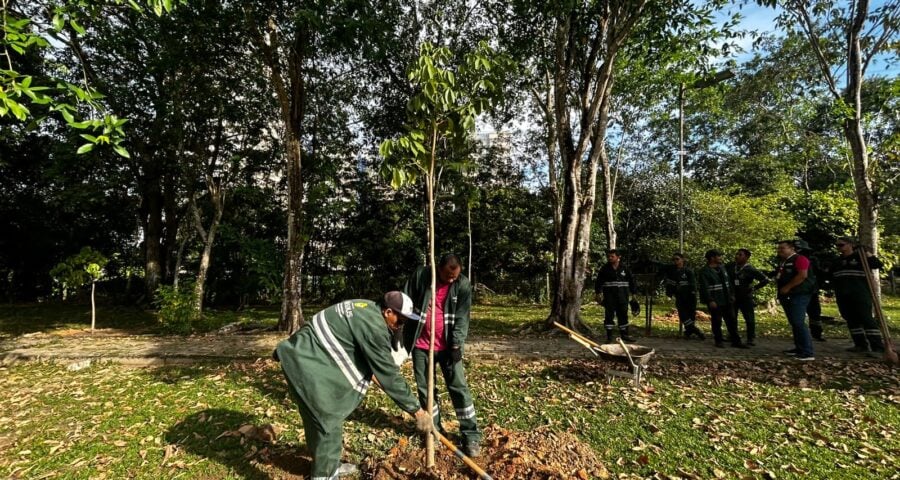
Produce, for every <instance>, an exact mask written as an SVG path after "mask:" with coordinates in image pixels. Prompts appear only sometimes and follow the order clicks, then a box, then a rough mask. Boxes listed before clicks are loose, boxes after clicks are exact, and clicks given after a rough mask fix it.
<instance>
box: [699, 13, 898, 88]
mask: <svg viewBox="0 0 900 480" xmlns="http://www.w3.org/2000/svg"><path fill="white" fill-rule="evenodd" d="M888 1H889V0H873V1H872V2H871V4H870V7H869V11H873V10H875V9H876V8H879V7H881V6H883V5H885V3H887V2H888ZM741 3H742V2H740V0H736V1H735V0H733V1H732V4H733V5H732V6H731V7H728V8H725V9H724V10H723V11H721V12H719V14H718V16H717V20H718V23H719V24H720V25H721V24H723V23H724V22H725V20H727V19H728V18H729V17H730V12H739V13H740V14H741V16H742V17H743V19H742V20H741V22H740V24H739V25H738V27H737V28H738V29H739V30H755V31H758V32H760V33H777V32H778V30H779V29H778V27H777V26H776V25H775V17H776V16H777V15H778V14H779V13H780V12H781V10H780V9H778V10H776V9H773V8H768V7H761V6H759V5H757V4H756V2H752V1H751V2H747V4H745V5H743V7H741V5H740V4H741ZM894 3H895V4H896V2H894ZM869 25H870V24H868V23H867V25H866V27H868V26H869ZM895 36H897V35H896V34H895ZM753 40H754V39H753V37H752V36H750V35H748V36H747V37H746V38H744V39H740V40H739V41H738V42H739V44H740V46H741V47H742V48H743V50H744V53H742V54H739V55H737V56H736V57H735V59H736V60H737V62H738V64H742V63H744V62H746V61H747V60H749V59H750V58H752V57H753V50H752V44H753ZM898 75H900V62H897V61H895V62H891V61H890V59H889V58H888V57H887V56H886V55H884V54H882V55H876V56H875V58H874V59H872V62H871V63H870V64H869V67H868V70H866V76H867V77H871V76H884V77H897V76H898Z"/></svg>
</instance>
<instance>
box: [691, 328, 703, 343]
mask: <svg viewBox="0 0 900 480" xmlns="http://www.w3.org/2000/svg"><path fill="white" fill-rule="evenodd" d="M690 329H691V334H693V335H695V336H696V337H697V338H698V339H699V340H706V335H703V332H701V331H700V329H699V328H697V326H696V325H691V326H690Z"/></svg>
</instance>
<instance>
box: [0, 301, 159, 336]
mask: <svg viewBox="0 0 900 480" xmlns="http://www.w3.org/2000/svg"><path fill="white" fill-rule="evenodd" d="M90 327H91V306H90V304H83V305H82V304H75V303H27V304H14V305H0V334H5V335H10V336H19V335H25V334H28V333H35V332H46V331H50V330H60V329H67V328H73V329H84V330H85V332H86V333H87V332H88V331H89V330H90ZM96 328H97V329H117V330H123V331H125V333H129V334H140V333H152V332H155V331H156V329H157V321H156V316H155V315H154V314H153V313H152V312H149V311H145V310H141V309H139V308H136V307H126V306H119V305H100V306H98V307H97V325H96Z"/></svg>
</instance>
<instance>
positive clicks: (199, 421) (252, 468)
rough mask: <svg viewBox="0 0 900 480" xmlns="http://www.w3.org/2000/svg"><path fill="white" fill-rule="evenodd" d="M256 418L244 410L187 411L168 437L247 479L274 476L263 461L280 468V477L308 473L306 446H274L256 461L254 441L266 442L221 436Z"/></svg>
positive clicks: (181, 446) (256, 443) (262, 445)
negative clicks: (189, 412) (302, 447)
mask: <svg viewBox="0 0 900 480" xmlns="http://www.w3.org/2000/svg"><path fill="white" fill-rule="evenodd" d="M255 421H256V418H255V417H254V416H252V415H249V414H247V413H245V412H238V411H234V410H227V409H218V408H213V409H207V410H203V411H200V412H196V413H193V414H191V415H188V416H187V417H185V418H184V419H183V420H181V421H180V422H178V423H177V424H175V425H173V426H172V427H171V428H169V430H168V431H167V432H166V435H165V438H166V441H167V442H168V443H169V444H171V445H175V446H177V448H178V449H180V450H183V451H185V452H188V453H190V454H192V455H196V456H198V457H203V458H207V459H209V460H210V461H211V462H214V463H218V464H220V465H223V466H225V467H227V468H228V469H229V470H231V471H232V472H234V473H235V474H237V475H238V476H240V477H242V478H245V479H268V478H271V477H272V472H268V471H267V467H265V466H262V467H261V466H260V465H261V464H262V465H266V464H268V465H269V466H270V467H272V468H275V469H278V470H280V472H278V473H279V474H280V475H278V476H279V477H281V478H284V475H283V474H288V478H292V477H296V478H304V476H306V475H309V470H310V458H309V455H308V454H307V453H306V452H305V451H304V450H305V448H304V449H296V448H290V447H272V448H271V449H269V450H266V454H265V456H264V457H262V458H260V459H259V462H262V463H257V462H254V461H252V460H253V458H254V455H253V454H252V452H253V450H252V449H251V445H252V446H255V447H257V448H258V449H263V448H265V444H263V443H262V442H259V441H257V440H249V439H244V441H243V442H242V440H241V439H242V437H241V436H240V435H239V434H235V435H232V434H227V435H225V436H221V435H222V433H223V432H237V430H238V429H239V428H240V427H241V426H242V425H247V424H251V425H252V424H254V423H255Z"/></svg>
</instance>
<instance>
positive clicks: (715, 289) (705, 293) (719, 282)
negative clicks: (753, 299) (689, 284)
mask: <svg viewBox="0 0 900 480" xmlns="http://www.w3.org/2000/svg"><path fill="white" fill-rule="evenodd" d="M697 283H698V284H699V285H698V287H697V289H698V290H699V291H700V301H701V302H703V303H706V304H709V303H711V302H716V304H718V305H719V306H722V305H728V304H730V303H731V298H732V296H733V295H732V288H731V282H730V281H729V280H728V273H727V272H725V267H723V266H721V265H719V266H718V267H715V268H713V267H710V266H709V265H707V266H705V267H703V268H702V269H700V272H699V273H697Z"/></svg>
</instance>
